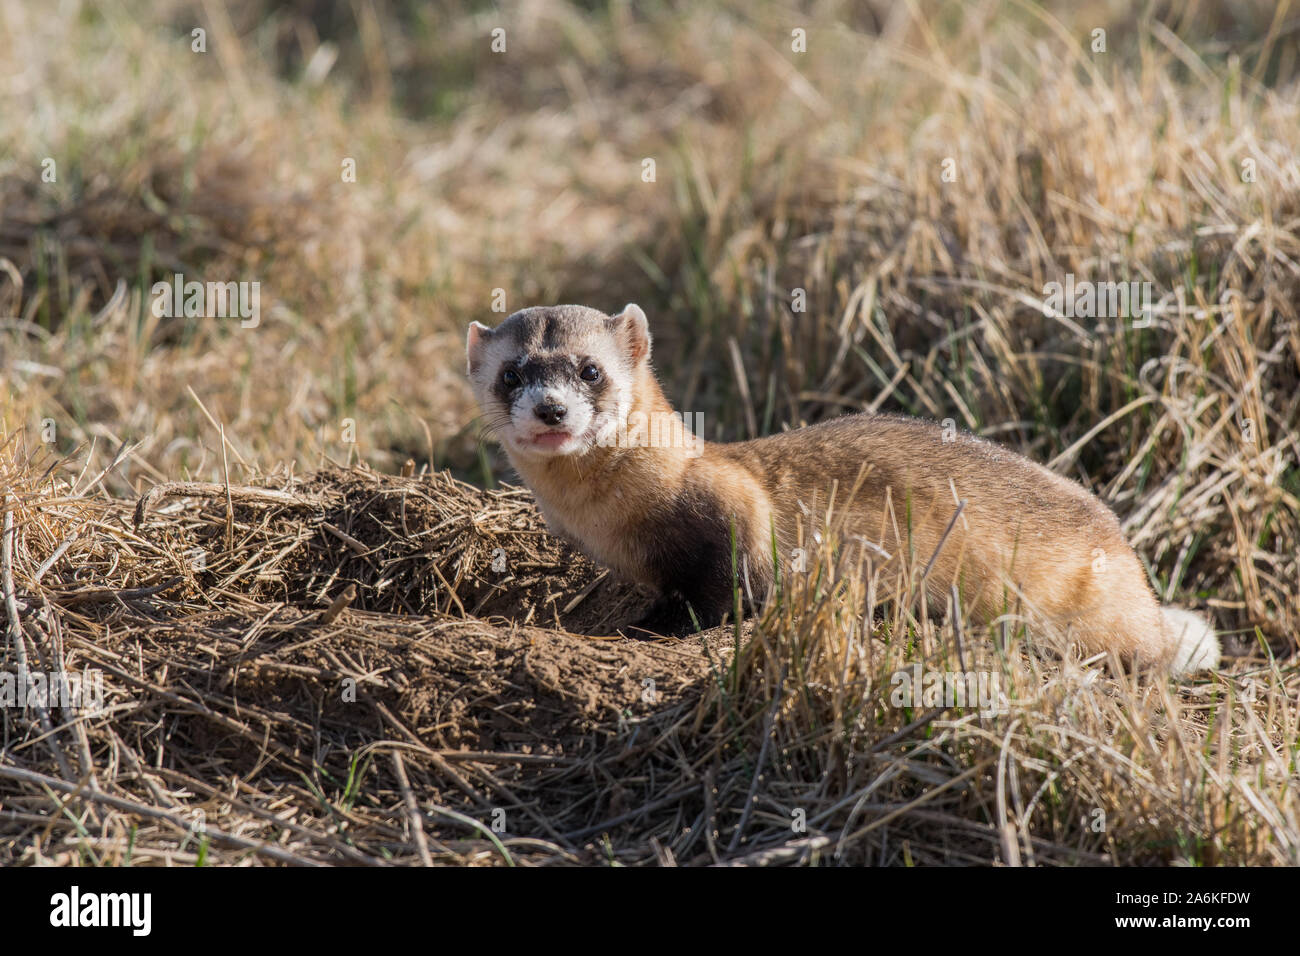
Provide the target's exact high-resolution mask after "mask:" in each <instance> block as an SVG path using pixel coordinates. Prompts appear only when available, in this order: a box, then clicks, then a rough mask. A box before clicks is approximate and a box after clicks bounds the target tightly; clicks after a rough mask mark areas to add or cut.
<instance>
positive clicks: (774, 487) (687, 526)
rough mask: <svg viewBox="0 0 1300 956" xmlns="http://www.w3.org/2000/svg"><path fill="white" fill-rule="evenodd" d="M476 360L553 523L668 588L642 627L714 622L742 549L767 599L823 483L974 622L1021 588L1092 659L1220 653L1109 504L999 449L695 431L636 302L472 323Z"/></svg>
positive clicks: (491, 427) (815, 519) (878, 422)
mask: <svg viewBox="0 0 1300 956" xmlns="http://www.w3.org/2000/svg"><path fill="white" fill-rule="evenodd" d="M467 351H468V355H469V377H470V381H471V383H472V385H473V389H474V394H475V396H476V398H477V399H478V401H479V404H480V406H481V407H482V410H483V413H484V417H485V419H486V426H487V429H488V431H489V432H490V433H491V434H493V435H494V436H496V437H497V438H498V440H500V442H501V443H502V444H503V445H504V447H505V450H506V454H507V455H508V456H509V458H510V463H511V464H512V465H513V466H514V467H515V469H516V470H517V471H518V472H519V475H520V477H521V478H522V479H523V480H524V482H525V484H527V485H528V487H529V488H530V489H531V490H532V492H533V494H534V495H535V496H536V498H537V504H538V506H539V507H540V509H541V512H542V514H543V516H544V517H545V518H546V521H547V524H548V525H549V526H550V527H551V528H552V529H553V530H554V531H556V532H557V533H559V534H561V535H563V536H565V537H567V538H569V539H571V540H572V541H574V542H575V543H576V544H577V545H578V546H579V547H580V548H581V549H582V550H584V551H585V552H586V553H588V554H589V555H590V556H591V557H592V558H594V559H595V560H596V561H598V562H600V563H602V564H605V565H608V566H609V567H611V568H613V569H614V570H615V571H616V572H618V573H620V574H622V575H624V576H626V577H627V578H630V579H632V580H634V581H637V582H640V583H642V584H645V585H649V586H650V587H651V588H653V589H654V590H655V591H656V592H657V593H658V594H659V595H660V599H659V601H658V602H657V603H656V605H655V607H654V608H653V609H652V610H651V612H650V615H649V616H648V618H647V619H646V620H645V621H643V622H641V625H640V626H641V627H643V628H645V629H648V630H653V631H657V632H660V633H668V634H673V633H684V632H687V631H689V630H690V629H691V623H692V621H691V617H690V614H689V612H688V610H687V605H689V608H690V610H691V611H693V612H694V615H695V618H696V620H698V622H699V623H700V624H701V625H702V626H710V625H713V624H716V623H718V622H719V621H720V620H721V619H722V617H723V615H724V614H726V613H727V612H728V611H730V610H731V609H732V607H733V600H734V599H733V594H734V592H733V588H732V582H733V567H734V565H733V542H734V546H735V554H736V555H737V558H738V562H739V564H740V566H741V567H743V569H744V575H743V578H742V579H743V580H744V581H745V582H746V584H747V586H748V589H749V593H750V594H751V595H752V596H753V597H754V598H755V599H756V600H757V601H762V600H763V598H764V597H765V596H766V595H767V593H768V590H769V587H770V585H771V583H772V581H773V579H774V571H773V552H774V548H775V551H776V553H777V554H780V555H783V556H786V557H788V556H790V555H791V554H792V553H793V552H794V551H795V549H797V548H799V547H801V546H803V543H804V541H805V540H807V541H811V540H812V539H813V538H814V535H816V534H817V533H818V531H819V528H820V527H821V522H822V521H824V520H825V517H826V515H827V512H828V509H827V504H828V502H831V495H832V493H833V494H834V496H835V497H834V501H833V502H831V503H832V504H833V511H832V524H831V527H833V528H834V529H835V530H836V531H837V534H838V535H839V536H840V537H841V538H842V539H843V540H848V539H849V538H853V537H856V538H859V539H862V540H865V541H868V542H871V546H872V547H873V548H875V549H876V550H878V551H879V552H880V553H881V556H882V557H883V556H887V555H898V554H899V552H900V551H904V550H905V551H906V552H907V553H908V554H910V555H912V556H913V558H919V561H920V562H930V567H929V570H928V573H927V574H926V575H925V581H924V586H925V588H926V590H927V593H928V594H930V595H931V596H933V597H934V598H935V599H936V600H937V601H938V603H939V605H940V606H942V605H943V604H944V602H946V600H947V597H948V594H949V593H950V590H951V588H952V586H953V585H954V584H955V585H957V587H958V591H959V595H960V597H961V599H962V603H963V605H964V606H965V607H966V608H968V609H969V610H970V611H971V612H973V614H974V615H975V616H976V617H977V619H981V620H986V621H987V620H992V619H993V618H995V617H996V616H997V615H998V614H1000V613H1003V612H1004V611H1005V610H1006V608H1007V600H1008V596H1012V597H1013V598H1014V599H1018V604H1019V605H1020V606H1021V607H1022V608H1025V609H1029V611H1030V613H1031V614H1032V616H1033V617H1034V618H1035V619H1037V620H1039V621H1041V622H1043V623H1044V624H1046V625H1047V626H1049V627H1051V628H1053V629H1057V630H1059V631H1060V632H1061V633H1064V634H1066V635H1068V637H1070V638H1072V639H1074V640H1076V641H1078V642H1079V643H1081V644H1082V645H1083V647H1084V648H1085V649H1086V650H1087V651H1088V652H1089V653H1098V652H1103V651H1114V652H1116V653H1118V654H1119V656H1120V657H1121V658H1123V659H1125V660H1127V661H1131V662H1147V663H1156V664H1160V665H1163V666H1165V667H1167V668H1168V669H1170V670H1171V671H1174V672H1185V671H1192V670H1199V669H1204V668H1211V667H1214V666H1216V665H1217V664H1218V661H1219V643H1218V640H1217V639H1216V637H1215V634H1214V630H1213V629H1212V628H1211V627H1210V625H1209V624H1207V623H1206V622H1205V621H1204V620H1202V619H1201V618H1200V617H1198V616H1197V615H1195V614H1193V613H1191V612H1190V611H1183V610H1179V609H1177V608H1169V607H1161V606H1160V605H1159V604H1158V603H1157V601H1156V598H1155V595H1154V594H1153V593H1152V590H1151V587H1150V585H1149V584H1148V582H1147V578H1146V574H1145V572H1144V571H1143V568H1142V564H1141V562H1139V560H1138V558H1137V555H1136V554H1134V552H1133V550H1132V548H1130V547H1129V545H1128V543H1127V542H1126V541H1125V540H1124V536H1123V533H1122V531H1121V529H1120V525H1119V522H1118V521H1117V520H1116V518H1115V516H1114V514H1113V513H1112V512H1111V511H1110V509H1108V508H1107V507H1106V506H1105V505H1103V504H1102V503H1101V502H1100V501H1099V500H1098V499H1097V498H1095V497H1094V496H1093V495H1091V494H1090V493H1088V492H1087V491H1086V490H1084V488H1083V487H1082V486H1080V485H1078V484H1076V483H1075V482H1073V481H1069V480H1068V479H1066V478H1062V477H1061V476H1059V475H1056V474H1054V473H1052V472H1050V471H1048V470H1047V469H1046V468H1044V467H1042V466H1041V465H1038V464H1035V463H1034V462H1032V461H1030V460H1028V459H1027V458H1024V457H1022V456H1020V455H1017V454H1015V453H1013V452H1011V451H1008V450H1007V449H1005V448H1002V447H1000V446H998V445H995V444H993V443H991V442H988V441H984V440H983V439H979V438H976V437H974V436H971V435H968V434H964V433H958V432H956V431H955V430H944V429H941V428H940V427H939V426H938V425H936V424H934V423H930V422H924V421H920V420H916V419H909V418H904V417H901V416H895V415H870V414H857V415H845V416H843V417H841V418H836V419H833V420H831V421H827V422H823V423H821V424H818V425H813V426H810V427H807V428H799V429H796V430H793V431H789V432H784V433H782V434H778V435H772V436H769V437H767V438H758V439H754V440H752V441H744V442H736V443H732V444H718V443H712V442H705V441H703V440H702V439H699V438H697V437H696V436H694V435H692V434H691V433H690V432H689V430H687V429H686V428H685V427H684V425H683V424H682V421H681V419H680V418H679V417H678V416H676V415H675V414H674V413H673V410H672V406H671V405H670V404H669V403H668V401H667V399H665V398H664V395H663V392H662V391H661V390H660V387H659V383H658V381H657V380H656V379H655V376H654V372H653V371H652V370H651V367H650V330H649V326H648V323H647V322H646V317H645V313H644V312H642V311H641V309H640V308H638V307H637V306H635V305H629V306H627V307H626V308H624V309H623V311H622V312H621V313H619V314H618V315H614V316H609V315H606V314H605V313H603V312H600V311H597V310H596V309H589V308H586V307H584V306H577V305H561V306H554V307H539V308H531V309H524V310H523V311H520V312H516V313H515V314H514V315H512V316H510V317H509V318H507V319H506V320H505V321H504V322H503V323H501V325H500V326H498V327H497V328H495V329H490V328H488V327H487V326H485V325H481V324H479V323H478V322H474V323H472V324H471V325H470V327H469V336H468V342H467ZM833 489H834V490H833ZM959 499H960V500H963V501H964V502H965V504H964V505H963V506H962V507H961V513H960V515H958V516H957V520H955V521H954V520H953V519H954V515H955V514H956V512H957V510H958V500H959Z"/></svg>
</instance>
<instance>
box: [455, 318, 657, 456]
mask: <svg viewBox="0 0 1300 956" xmlns="http://www.w3.org/2000/svg"><path fill="white" fill-rule="evenodd" d="M466 351H467V352H468V354H469V380H470V384H471V385H472V386H473V389H474V397H475V398H477V399H478V403H479V407H480V408H482V410H483V414H484V419H485V422H486V429H487V431H488V432H489V433H491V434H494V435H495V436H496V437H497V438H498V439H499V440H500V441H501V443H502V444H503V445H505V447H506V450H507V451H508V452H510V453H511V455H512V456H523V457H530V458H531V457H552V456H556V455H581V454H584V453H585V452H587V451H588V450H589V449H590V448H591V447H592V446H593V445H596V444H598V443H601V442H602V440H603V439H604V438H605V437H607V436H608V435H609V434H610V433H611V432H613V430H614V429H616V428H617V427H618V424H619V420H620V418H621V417H625V416H626V415H627V413H628V409H629V407H630V406H631V403H632V400H633V397H634V392H635V388H636V382H637V379H638V378H639V377H640V375H641V374H642V372H643V371H644V369H645V367H646V365H647V363H648V362H649V361H650V328H649V325H648V324H647V322H646V317H645V313H644V312H642V311H641V309H640V308H638V307H637V306H635V305H629V306H627V307H626V308H624V309H623V311H622V312H620V313H619V314H618V315H613V316H610V315H606V314H605V313H604V312H600V311H598V310H596V309H588V308H586V307H584V306H580V305H557V306H541V307H538V308H533V309H524V310H523V311H521V312H516V313H515V314H514V315H512V316H510V317H509V318H508V319H506V320H505V321H504V322H502V323H501V324H500V325H499V326H497V327H496V328H495V329H490V328H488V327H487V326H486V325H481V324H479V323H478V322H471V323H470V326H469V336H468V339H467V342H466Z"/></svg>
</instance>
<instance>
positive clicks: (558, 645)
mask: <svg viewBox="0 0 1300 956" xmlns="http://www.w3.org/2000/svg"><path fill="white" fill-rule="evenodd" d="M56 503H57V502H56ZM52 510H57V509H50V508H48V507H46V508H43V509H42V508H40V507H39V506H36V507H32V508H31V509H30V510H29V511H28V512H27V514H26V516H25V517H26V521H25V522H22V523H23V524H24V531H25V532H26V535H25V536H24V537H23V539H22V540H23V541H24V542H26V543H27V544H28V545H29V548H30V549H23V548H19V549H18V550H19V555H18V557H19V561H18V565H19V567H20V569H21V571H20V573H19V575H18V580H19V584H18V588H17V591H18V592H19V593H22V594H23V598H22V600H21V602H18V599H17V597H16V599H15V600H16V602H18V603H19V605H20V606H19V614H18V617H19V620H20V623H21V626H22V628H23V630H24V631H25V632H26V642H25V643H26V644H27V645H28V646H29V647H31V648H32V654H31V658H30V659H29V661H28V666H29V667H30V668H31V669H32V670H33V671H35V670H41V671H44V672H47V673H48V672H53V671H59V670H62V671H64V672H66V673H70V674H94V673H98V674H100V675H102V681H103V685H104V689H105V694H104V700H103V708H102V711H101V714H100V715H99V716H97V717H94V718H92V719H91V720H88V721H84V722H70V723H69V724H68V725H64V726H59V724H58V716H57V715H58V713H59V710H58V708H56V707H55V706H53V702H51V706H50V707H49V708H48V711H47V713H46V715H45V719H46V720H48V721H49V726H50V727H52V728H54V733H53V734H52V735H50V736H48V737H47V738H46V739H44V740H41V739H38V737H39V731H40V729H41V726H40V724H41V723H43V722H44V721H38V720H33V721H31V724H30V726H29V727H28V728H27V729H28V731H29V732H30V738H29V739H27V740H21V739H20V740H18V741H16V742H15V744H14V746H12V747H11V748H9V750H8V751H7V754H6V756H7V757H8V758H10V759H8V760H6V763H12V764H13V766H12V767H0V777H3V776H5V775H6V774H7V776H8V779H7V780H6V781H5V785H6V786H5V789H8V788H9V787H8V785H9V784H12V783H13V782H15V781H17V782H18V783H19V784H20V785H21V786H20V788H19V792H17V793H14V794H11V795H10V796H9V797H8V799H6V800H5V801H4V810H5V812H6V813H7V814H8V815H9V819H10V822H11V823H14V822H19V821H26V822H27V823H32V822H34V821H36V820H38V819H44V817H42V815H41V811H42V810H48V800H49V797H48V795H47V794H46V793H43V792H42V791H43V790H44V788H45V787H49V788H50V789H51V790H53V791H54V792H56V793H58V794H59V796H60V799H68V802H69V803H80V798H71V799H69V796H68V795H69V794H71V793H72V792H73V791H75V790H79V789H82V788H86V789H89V790H90V791H94V792H97V793H99V794H101V795H102V796H101V798H100V799H98V800H90V801H88V802H86V803H85V804H84V805H83V806H84V807H85V811H86V812H87V813H90V814H91V815H92V816H95V815H97V814H99V813H103V812H109V813H112V812H114V811H120V812H124V813H125V814H126V815H127V816H128V817H131V818H133V819H134V822H136V823H137V824H141V825H143V827H144V831H143V832H141V833H138V834H136V835H135V836H134V837H133V838H132V839H131V841H130V844H129V846H128V843H127V842H126V841H123V840H119V841H117V842H114V841H113V840H112V839H103V838H101V839H98V840H95V841H91V842H89V843H87V842H86V841H85V840H78V841H74V842H75V843H76V845H77V847H78V849H77V850H75V851H70V850H67V849H66V848H61V845H60V844H59V843H57V842H53V845H51V842H52V841H50V842H47V838H45V836H44V835H38V834H33V833H32V832H30V831H26V830H25V831H24V833H23V835H22V838H21V839H10V840H7V841H5V842H4V843H3V844H0V846H3V847H4V848H5V849H4V850H2V851H0V857H2V858H4V859H6V861H7V862H20V861H26V862H32V861H34V860H36V859H41V858H44V857H47V856H53V857H55V858H57V859H62V860H63V861H64V862H73V861H76V860H81V861H85V862H90V861H92V860H93V861H95V862H107V861H112V862H126V861H127V860H128V859H134V860H135V861H137V862H157V861H160V860H163V859H167V860H171V861H173V862H176V861H182V862H183V861H187V860H190V859H193V860H195V861H197V860H199V859H200V855H202V856H204V857H208V855H209V854H220V855H219V856H217V858H218V859H222V860H224V861H225V862H234V860H235V859H237V858H238V857H237V855H238V854H240V853H241V851H245V850H249V849H251V850H252V857H253V858H255V859H259V860H273V861H279V862H296V863H313V862H314V863H321V862H344V861H353V862H369V863H376V864H379V863H385V862H389V861H394V860H397V859H400V858H402V857H403V856H410V855H411V854H417V858H420V857H424V856H425V855H426V853H427V858H428V859H430V860H443V861H448V862H461V863H464V862H472V861H474V860H476V859H479V858H481V857H483V856H484V855H487V856H490V857H492V858H493V859H494V861H496V862H500V860H502V859H504V858H506V857H508V858H510V859H511V860H512V861H513V862H519V861H523V860H533V861H536V862H547V861H553V860H556V859H565V860H569V861H574V860H578V859H582V858H584V857H585V856H586V855H587V854H588V853H590V852H594V851H592V850H591V847H590V840H591V837H593V836H594V835H596V834H597V833H601V832H604V830H606V829H608V827H609V826H611V825H614V826H617V825H618V824H619V823H622V824H627V823H628V822H630V821H629V820H619V819H618V818H619V816H620V814H626V813H627V811H628V810H629V809H630V808H632V807H633V806H642V805H645V804H646V803H648V802H650V800H651V799H652V797H654V798H661V797H662V796H663V794H662V793H656V794H649V793H648V791H649V790H650V789H652V787H653V782H652V781H651V780H649V779H647V778H642V779H640V780H638V781H637V782H635V783H629V784H613V783H612V782H611V781H612V774H613V773H614V767H616V766H617V765H618V764H619V763H620V762H622V761H624V760H626V759H628V758H629V757H630V756H632V755H634V754H636V753H637V752H638V751H641V750H644V749H645V747H646V746H647V744H648V742H649V741H651V740H653V739H654V738H656V737H658V736H660V735H662V734H664V733H665V732H666V731H667V730H668V729H669V728H670V727H672V726H673V725H674V724H675V723H678V722H680V721H681V720H682V719H683V715H685V714H687V713H688V712H689V711H690V708H691V706H692V705H694V704H695V703H696V702H697V701H698V699H699V696H700V689H701V686H702V682H703V681H705V680H706V678H707V676H708V674H709V670H710V656H712V657H713V658H714V659H715V660H717V659H719V657H720V655H722V654H724V653H726V647H725V645H726V642H727V641H729V640H730V639H731V637H730V635H728V634H722V633H714V634H712V635H704V636H703V637H702V638H701V639H699V640H695V641H689V642H668V641H665V642H653V641H645V640H634V639H625V638H622V637H620V636H618V635H617V634H615V633H614V628H615V627H617V626H619V625H621V624H625V623H627V622H628V621H630V620H632V619H634V618H635V617H636V616H637V615H638V614H639V613H640V611H641V610H643V609H644V607H645V605H646V603H647V600H648V596H647V595H645V594H644V593H641V592H639V591H638V590H637V589H635V588H633V587H630V586H628V585H626V584H623V583H620V582H617V581H614V580H612V579H611V578H610V577H609V576H608V574H607V573H606V572H604V571H603V570H601V569H600V568H597V567H596V566H594V565H592V564H591V563H590V562H589V561H587V560H586V559H585V558H584V557H582V556H581V555H580V554H577V553H576V552H574V551H573V550H572V549H570V548H569V547H568V546H567V545H565V544H564V543H563V542H560V541H558V540H557V539H555V538H553V537H551V536H549V535H548V534H546V532H545V530H544V526H543V524H542V522H541V521H540V518H539V516H538V515H537V513H536V510H535V509H534V507H533V506H532V504H531V501H530V499H529V498H528V496H527V495H526V493H524V492H521V491H520V490H519V489H514V488H506V489H503V490H500V491H491V492H489V491H482V490H479V489H475V488H472V487H470V486H467V485H464V484H462V483H459V482H457V481H455V480H453V479H451V478H450V477H448V476H446V475H441V474H439V475H433V476H428V477H419V478H400V477H390V476H381V475H377V474H374V473H373V472H370V471H368V470H366V469H364V468H360V469H353V470H342V469H339V470H332V471H328V472H322V473H320V474H316V475H313V476H311V477H310V478H309V479H306V480H299V479H295V478H290V477H287V476H279V477H272V478H268V479H265V480H261V481H258V482H256V483H255V484H254V485H251V486H244V487H233V488H231V489H229V495H227V488H226V487H225V486H221V485H216V486H213V485H204V484H199V483H176V484H172V485H163V486H158V487H157V488H155V489H154V490H153V491H152V492H151V493H150V494H149V495H148V496H146V497H145V498H143V499H141V500H140V501H139V502H129V501H96V500H82V501H79V502H78V503H77V506H76V510H75V511H74V512H71V513H68V512H64V513H62V517H63V519H64V520H62V521H58V520H54V519H53V518H52ZM20 521H21V519H20ZM56 536H57V537H62V538H63V540H65V541H71V542H73V544H72V545H70V546H68V547H67V548H66V549H65V550H64V551H63V553H61V554H59V555H55V556H54V557H55V560H54V562H53V563H52V564H50V566H49V567H48V568H46V569H45V571H44V573H43V574H39V575H37V574H35V573H33V572H32V563H31V561H26V562H24V561H22V560H21V559H22V558H23V557H27V558H29V559H34V558H35V557H37V555H38V554H39V553H40V552H41V551H44V550H48V551H49V552H50V554H51V555H53V552H54V550H56V548H49V547H48V545H49V544H51V543H52V542H53V538H54V537H56ZM42 537H45V538H47V539H48V540H47V541H45V542H42V541H41V540H40V539H41V538H42ZM14 538H15V539H17V538H18V535H16V534H15V535H14ZM42 545H45V547H43V546H42ZM24 550H26V551H27V553H26V554H24V553H23V552H24ZM13 563H14V561H13V557H12V556H11V558H10V565H11V573H12V565H13ZM41 563H42V564H43V563H44V561H42V562H41ZM37 570H39V569H37ZM24 571H25V572H27V574H26V575H24V574H23V573H21V572H24ZM24 577H27V580H25V581H24V580H23V578H24ZM34 578H35V579H37V580H33V579H34ZM33 584H38V585H39V593H40V594H41V600H40V602H39V608H38V607H37V602H36V601H35V600H34V599H33V597H32V595H34V594H35V593H37V590H38V589H37V588H35V587H30V586H31V585H33ZM29 588H30V589H29ZM340 595H343V597H342V598H341V599H340ZM539 624H545V625H549V626H550V629H545V628H543V627H539V626H538V625H539ZM582 632H586V633H587V634H589V635H592V636H584V635H583V633H582ZM87 686H89V683H88V684H87ZM70 714H72V711H70V710H69V711H67V712H66V713H65V717H66V716H68V715H70ZM106 774H107V775H109V776H111V778H112V780H111V783H110V782H109V781H108V780H106V779H104V777H105V775H106ZM643 791H644V792H643ZM415 794H418V795H419V803H420V804H421V805H426V806H436V807H437V808H438V811H437V812H438V813H441V814H442V815H443V816H442V820H443V822H444V823H445V824H446V831H445V832H443V831H441V830H440V831H438V832H437V833H436V834H433V835H431V836H430V837H428V838H427V839H425V840H423V841H417V840H414V839H413V838H412V831H411V829H410V822H411V819H412V817H411V816H410V813H409V807H408V805H407V800H408V797H409V799H411V800H414V799H415V796H414V795H415ZM638 801H639V802H638ZM285 807H290V808H291V809H290V810H288V811H287V812H286V811H285V809H284V808H285ZM456 814H460V815H461V816H460V817H459V818H458V817H457V816H456ZM611 820H613V823H612V824H611V823H610V821H611ZM467 821H469V822H467ZM476 821H479V822H476ZM494 821H495V822H496V823H498V824H499V830H500V833H501V834H502V837H500V838H499V837H498V836H497V833H496V832H493V830H492V824H493V822H494ZM178 830H179V831H180V837H181V838H180V839H179V841H178ZM476 831H478V832H476ZM520 833H524V834H527V836H525V837H520V838H519V839H521V840H522V843H518V842H517V841H516V840H515V838H514V837H506V835H507V834H520ZM501 839H506V840H507V843H509V846H507V843H502V842H501ZM230 851H234V853H235V854H237V855H236V856H230V857H227V856H225V854H226V853H228V852H230ZM209 858H210V857H209Z"/></svg>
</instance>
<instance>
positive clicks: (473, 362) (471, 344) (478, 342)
mask: <svg viewBox="0 0 1300 956" xmlns="http://www.w3.org/2000/svg"><path fill="white" fill-rule="evenodd" d="M491 337H492V330H491V329H489V328H488V327H487V326H486V325H484V324H483V323H482V322H471V323H470V324H469V332H468V333H467V334H466V336H465V355H466V357H467V358H468V359H469V373H470V374H471V375H473V374H474V369H476V368H478V366H479V363H480V362H482V361H483V346H484V344H485V343H486V342H487V340H488V339H490V338H491Z"/></svg>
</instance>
